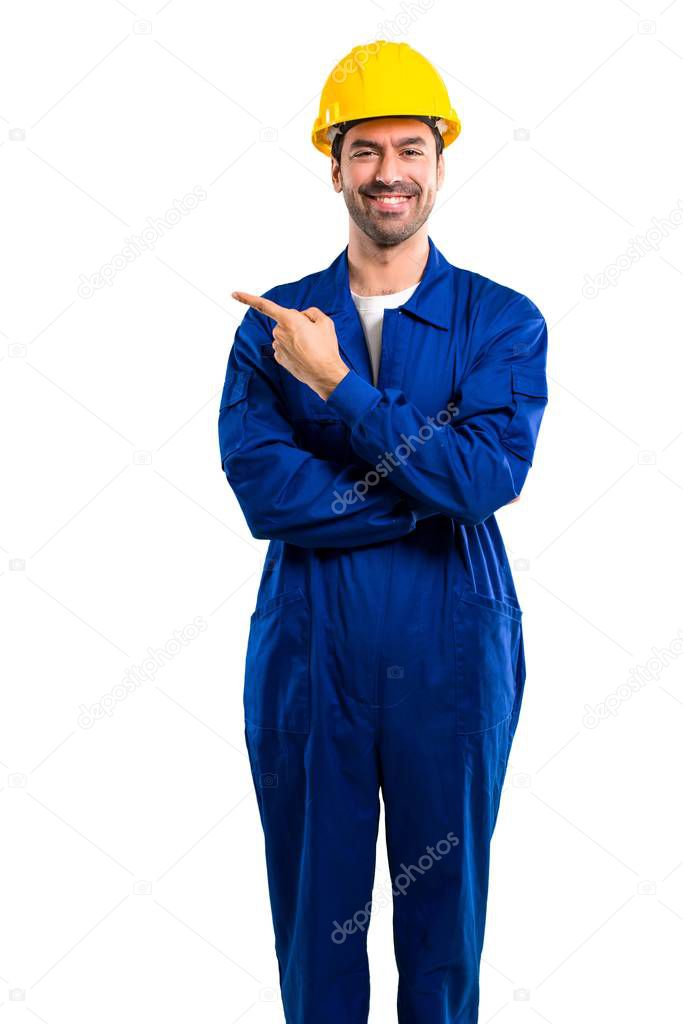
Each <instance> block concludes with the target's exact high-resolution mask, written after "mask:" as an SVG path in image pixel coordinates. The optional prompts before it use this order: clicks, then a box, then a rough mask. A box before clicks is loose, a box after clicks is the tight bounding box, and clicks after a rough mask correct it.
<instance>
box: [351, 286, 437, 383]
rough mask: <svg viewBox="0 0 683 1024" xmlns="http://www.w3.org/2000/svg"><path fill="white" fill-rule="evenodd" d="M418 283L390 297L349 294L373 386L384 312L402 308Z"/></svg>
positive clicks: (378, 357) (380, 343) (380, 348)
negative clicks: (369, 367) (367, 356)
mask: <svg viewBox="0 0 683 1024" xmlns="http://www.w3.org/2000/svg"><path fill="white" fill-rule="evenodd" d="M419 283H420V282H419V281H418V282H417V283H416V284H411V285H410V287H409V288H404V289H403V291H402V292H392V293H391V294H390V295H356V293H355V292H354V291H352V292H351V297H352V299H353V301H354V303H355V306H356V309H357V310H358V315H359V316H360V319H361V323H362V324H363V332H364V334H365V342H366V344H367V346H368V352H369V354H370V362H371V363H372V375H373V383H374V384H375V385H376V384H377V375H378V373H379V360H380V356H381V354H382V321H383V319H384V310H385V309H395V308H396V306H402V305H403V303H404V302H407V301H408V299H409V298H410V296H411V295H412V294H413V292H414V291H415V289H416V288H417V286H418V284H419Z"/></svg>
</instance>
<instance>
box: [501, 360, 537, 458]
mask: <svg viewBox="0 0 683 1024" xmlns="http://www.w3.org/2000/svg"><path fill="white" fill-rule="evenodd" d="M511 373H512V380H511V388H512V403H513V408H514V412H513V415H512V419H511V420H510V422H509V424H508V426H507V428H506V430H505V432H504V433H503V435H502V438H501V440H502V442H503V444H505V445H506V446H507V447H508V448H510V449H512V451H513V452H516V454H517V455H521V457H522V458H523V459H526V461H527V462H532V461H533V456H534V449H535V447H536V441H537V438H538V431H539V429H540V426H541V420H542V419H543V413H544V412H545V407H546V405H547V403H548V384H547V381H546V376H545V373H543V372H542V371H541V370H518V369H514V368H513V369H512V370H511Z"/></svg>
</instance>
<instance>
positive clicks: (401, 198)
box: [366, 192, 415, 211]
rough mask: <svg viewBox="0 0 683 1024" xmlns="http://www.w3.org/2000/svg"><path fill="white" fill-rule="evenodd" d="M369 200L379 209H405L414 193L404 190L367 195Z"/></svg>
mask: <svg viewBox="0 0 683 1024" xmlns="http://www.w3.org/2000/svg"><path fill="white" fill-rule="evenodd" d="M366 198H367V199H368V201H369V202H370V203H371V204H372V205H373V206H374V207H375V208H376V209H378V210H397V211H399V210H405V209H406V207H407V206H408V205H409V204H410V201H411V200H412V199H414V198H415V196H414V195H406V193H402V192H387V193H385V194H384V195H380V196H366Z"/></svg>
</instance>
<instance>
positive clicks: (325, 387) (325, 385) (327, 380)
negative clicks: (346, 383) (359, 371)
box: [316, 363, 349, 401]
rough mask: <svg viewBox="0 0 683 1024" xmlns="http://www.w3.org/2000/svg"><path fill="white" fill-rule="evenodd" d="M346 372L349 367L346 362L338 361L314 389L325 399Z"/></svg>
mask: <svg viewBox="0 0 683 1024" xmlns="http://www.w3.org/2000/svg"><path fill="white" fill-rule="evenodd" d="M348 372H349V368H348V366H347V365H346V363H339V365H338V366H335V367H334V369H332V370H331V371H330V372H329V373H326V374H325V376H324V377H323V378H322V380H321V381H320V383H319V385H318V387H317V388H316V391H317V392H318V394H319V395H320V397H321V398H322V399H323V400H324V401H327V399H328V398H329V396H330V395H331V394H332V392H333V391H334V389H335V388H336V386H337V384H339V383H341V381H342V380H343V379H344V377H345V376H346V375H347V373H348Z"/></svg>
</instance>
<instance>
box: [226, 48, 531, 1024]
mask: <svg viewBox="0 0 683 1024" xmlns="http://www.w3.org/2000/svg"><path fill="white" fill-rule="evenodd" d="M459 130H460V123H459V121H458V118H457V115H456V113H455V111H454V110H453V109H452V107H451V104H450V101H449V99H448V95H447V92H446V88H445V85H444V83H443V81H442V80H441V78H440V77H439V75H438V74H437V72H436V71H435V70H434V68H433V67H432V66H431V65H430V64H429V63H428V62H427V61H426V60H425V58H424V57H422V56H421V55H420V54H418V53H416V52H415V51H414V50H412V49H411V47H409V46H408V45H407V44H405V43H400V44H399V43H390V42H385V41H384V40H379V41H378V42H376V43H374V44H371V45H370V46H367V47H356V48H355V49H354V50H353V51H352V52H351V54H349V55H348V56H347V57H346V58H344V60H343V61H342V62H340V64H339V65H338V66H337V68H335V70H334V71H333V72H332V74H331V75H330V77H329V78H328V80H327V83H326V85H325V87H324V89H323V93H322V96H321V102H320V116H319V118H318V120H317V121H316V124H315V127H314V130H313V142H314V144H315V145H316V147H317V148H318V149H319V150H320V151H321V152H323V153H325V154H331V156H332V161H331V173H332V182H333V185H334V188H335V191H337V192H341V193H342V194H343V196H344V200H345V203H346V206H347V208H348V211H349V214H350V221H349V242H348V245H347V247H346V248H345V250H344V251H343V252H342V253H340V254H339V255H338V256H337V257H336V259H335V260H334V261H333V262H332V263H331V264H330V266H329V267H328V268H327V269H326V270H323V271H321V272H318V273H313V274H310V275H308V276H306V277H303V278H301V279H300V280H298V281H294V282H291V283H288V284H285V285H281V286H279V287H275V288H271V289H270V291H268V292H266V293H265V295H264V296H262V297H259V296H256V295H250V294H249V293H245V292H235V293H233V294H234V296H235V297H236V298H238V299H239V300H240V301H242V302H245V303H247V304H248V306H249V308H248V309H247V311H246V314H245V316H244V319H243V320H242V322H241V324H240V326H239V328H238V330H237V333H236V336H235V341H234V345H233V347H232V350H231V352H230V355H229V359H228V368H227V374H226V378H225V387H224V390H223V396H222V400H221V407H220V420H219V435H220V447H221V457H222V465H223V469H224V470H225V473H226V475H227V478H228V481H229V483H230V485H231V487H232V488H233V489H234V492H235V494H236V496H237V499H238V501H239V504H240V507H241V509H242V511H243V513H244V516H245V518H246V521H247V523H248V525H249V528H250V530H251V532H252V534H253V535H254V536H255V537H258V538H263V539H266V538H267V539H268V540H269V541H270V544H269V547H268V552H267V556H266V563H265V567H264V571H263V575H262V579H261V583H260V587H259V591H258V596H257V601H256V608H255V611H254V613H253V615H252V617H251V624H250V632H249V640H248V647H247V655H246V671H245V681H244V708H245V736H246V743H247V748H248V752H249V758H250V764H251V769H252V773H253V779H254V784H255V788H256V796H257V800H258V806H259V811H260V815H261V821H262V824H263V829H264V835H265V853H266V863H267V870H268V883H269V890H270V899H271V908H272V915H273V924H274V931H275V948H276V953H277V958H278V964H279V971H280V985H281V991H282V997H283V1004H284V1009H285V1016H286V1020H287V1022H288V1024H361V1022H366V1021H367V1015H368V1005H369V972H368V960H367V953H366V939H367V928H368V924H369V920H370V912H371V909H372V906H371V895H372V889H373V875H374V867H375V849H376V841H377V831H378V820H379V791H380V789H381V791H382V795H383V800H384V808H385V820H386V840H387V849H388V859H389V866H390V871H391V876H392V882H393V885H392V894H393V911H394V943H395V953H396V960H397V964H398V969H399V992H398V1020H399V1021H400V1022H401V1024H446V1022H450V1024H456V1022H457V1024H465V1022H467V1024H474V1022H476V1020H477V1014H478V1002H479V980H478V979H479V962H480V955H481V949H482V943H483V937H484V922H485V914H486V900H487V886H488V867H489V845H490V840H491V836H492V833H493V829H494V825H495V821H496V816H497V813H498V806H499V799H500V793H501V788H502V785H503V779H504V775H505V771H506V767H507V762H508V755H509V752H510V745H511V743H512V738H513V735H514V732H515V729H516V726H517V720H518V716H519V712H520V704H521V698H522V691H523V688H524V682H525V675H526V671H525V661H524V647H523V640H522V627H521V615H522V612H521V609H520V606H519V602H518V599H517V595H516V592H515V587H514V582H513V578H512V574H511V571H510V567H509V564H508V560H507V556H506V552H505V548H504V545H503V541H502V538H501V534H500V532H499V529H498V526H497V523H496V520H495V517H494V513H495V511H496V510H497V509H499V508H501V507H502V506H503V505H506V504H508V503H509V502H511V501H514V500H516V498H517V497H518V496H519V493H520V491H521V489H522V486H523V484H524V481H525V479H526V476H527V474H528V471H529V468H530V465H531V462H532V458H533V454H534V448H535V445H536V439H537V435H538V430H539V426H540V423H541V418H542V415H543V412H544V409H545V406H546V403H547V384H546V376H545V363H546V348H547V330H546V324H545V321H544V319H543V316H542V315H541V313H540V312H539V310H538V308H537V307H536V306H535V305H534V304H533V302H531V301H530V300H529V299H528V298H526V297H525V296H524V295H522V294H520V293H518V292H515V291H513V290H512V289H510V288H507V287H505V286H503V285H500V284H497V283H495V282H494V281H491V280H489V279H487V278H485V277H482V276H480V275H478V274H475V273H473V272H471V271H467V270H462V269H460V268H458V267H455V266H452V265H451V264H450V263H448V261H447V260H446V258H445V257H444V256H443V255H442V254H441V253H440V252H439V250H438V249H437V248H436V246H435V244H434V242H433V241H432V239H431V238H430V237H429V235H428V234H427V219H428V217H429V214H430V212H431V210H432V208H433V205H434V201H435V198H436V193H437V191H438V190H439V189H440V188H441V185H442V183H443V179H444V156H443V148H444V146H445V145H449V144H450V143H451V142H452V141H453V140H454V139H455V138H456V137H457V134H458V132H459ZM366 307H368V308H366ZM385 1019H388V1018H385Z"/></svg>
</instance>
